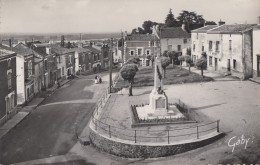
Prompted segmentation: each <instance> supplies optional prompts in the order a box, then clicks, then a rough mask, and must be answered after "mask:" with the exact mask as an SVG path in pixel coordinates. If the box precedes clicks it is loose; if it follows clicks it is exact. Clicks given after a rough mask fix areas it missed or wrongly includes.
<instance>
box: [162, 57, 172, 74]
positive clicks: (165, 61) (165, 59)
mask: <svg viewBox="0 0 260 165" xmlns="http://www.w3.org/2000/svg"><path fill="white" fill-rule="evenodd" d="M160 58H161V64H162V68H163V73H164V74H163V78H165V74H166V67H167V66H169V65H170V63H171V61H170V58H169V57H164V56H162V57H160Z"/></svg>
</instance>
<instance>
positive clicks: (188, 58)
mask: <svg viewBox="0 0 260 165" xmlns="http://www.w3.org/2000/svg"><path fill="white" fill-rule="evenodd" d="M184 59H185V62H186V63H187V64H188V65H189V72H190V65H191V63H192V60H191V56H190V55H185V56H184Z"/></svg>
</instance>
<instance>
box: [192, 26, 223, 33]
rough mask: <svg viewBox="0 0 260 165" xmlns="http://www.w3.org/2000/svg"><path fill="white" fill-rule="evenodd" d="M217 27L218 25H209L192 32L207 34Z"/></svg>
mask: <svg viewBox="0 0 260 165" xmlns="http://www.w3.org/2000/svg"><path fill="white" fill-rule="evenodd" d="M216 27H218V25H207V26H204V27H201V28H198V29H195V30H192V31H191V32H192V33H206V32H207V31H208V30H211V29H213V28H216Z"/></svg>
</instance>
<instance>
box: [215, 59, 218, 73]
mask: <svg viewBox="0 0 260 165" xmlns="http://www.w3.org/2000/svg"><path fill="white" fill-rule="evenodd" d="M217 70H218V59H217V58H215V71H217Z"/></svg>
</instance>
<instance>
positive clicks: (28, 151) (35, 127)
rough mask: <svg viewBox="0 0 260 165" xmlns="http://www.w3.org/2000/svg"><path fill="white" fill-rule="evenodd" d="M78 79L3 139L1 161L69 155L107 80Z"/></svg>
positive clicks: (57, 91)
mask: <svg viewBox="0 0 260 165" xmlns="http://www.w3.org/2000/svg"><path fill="white" fill-rule="evenodd" d="M93 77H94V76H93V75H92V76H87V77H81V78H76V79H74V80H72V81H71V82H69V83H68V84H65V85H64V86H63V87H61V88H59V89H57V90H56V91H55V93H54V94H53V95H52V96H50V97H48V98H47V99H46V100H44V101H43V102H42V103H41V104H40V105H39V106H38V107H37V109H35V110H34V111H32V113H31V114H30V115H29V116H28V117H27V118H25V119H24V120H23V121H22V122H21V123H20V124H18V125H17V126H16V127H15V128H14V129H12V130H11V131H10V132H9V133H8V134H6V135H5V136H4V137H3V138H2V139H1V142H0V146H1V148H0V150H1V152H0V163H2V164H10V163H17V162H24V161H29V160H35V159H42V158H47V157H52V156H57V155H64V154H66V153H67V152H68V151H69V150H70V149H71V148H72V147H73V146H74V145H75V144H76V142H77V138H76V136H75V135H76V132H77V133H78V134H80V133H81V131H82V130H83V128H84V127H86V125H87V123H88V121H89V119H90V115H91V113H92V111H93V108H94V106H95V103H96V101H97V100H98V99H99V97H100V96H101V94H102V91H103V90H104V88H105V87H107V83H103V84H102V85H100V84H93V82H94V81H93V80H91V79H92V78H93Z"/></svg>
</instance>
